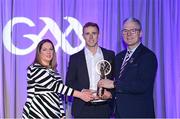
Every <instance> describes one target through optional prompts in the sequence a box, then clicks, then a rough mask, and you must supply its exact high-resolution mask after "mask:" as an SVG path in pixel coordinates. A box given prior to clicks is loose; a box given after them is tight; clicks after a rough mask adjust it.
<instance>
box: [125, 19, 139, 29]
mask: <svg viewBox="0 0 180 119" xmlns="http://www.w3.org/2000/svg"><path fill="white" fill-rule="evenodd" d="M127 21H132V22H135V23H136V24H137V25H138V26H139V29H140V30H142V25H141V22H140V21H139V20H138V19H136V18H134V17H129V18H127V19H125V20H124V21H123V25H124V24H125V23H126V22H127Z"/></svg>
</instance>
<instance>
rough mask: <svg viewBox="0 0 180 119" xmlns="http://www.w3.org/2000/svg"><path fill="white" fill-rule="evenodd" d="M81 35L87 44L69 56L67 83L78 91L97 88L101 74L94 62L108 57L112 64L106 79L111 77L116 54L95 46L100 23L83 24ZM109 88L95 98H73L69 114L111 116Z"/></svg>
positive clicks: (80, 116) (87, 116) (110, 91)
mask: <svg viewBox="0 0 180 119" xmlns="http://www.w3.org/2000/svg"><path fill="white" fill-rule="evenodd" d="M83 37H84V40H85V43H86V46H85V48H84V49H83V50H81V51H79V52H78V53H75V54H73V55H71V56H70V60H69V66H68V71H67V74H66V84H67V85H68V86H70V87H72V88H74V89H76V90H79V91H96V90H97V83H98V81H99V80H100V75H99V74H98V73H97V72H96V63H97V62H99V61H100V60H107V61H108V62H109V63H110V64H111V67H112V69H111V72H110V73H109V74H108V75H107V78H108V79H112V80H113V62H114V57H115V53H114V52H113V51H111V50H107V49H105V48H102V47H100V46H99V45H98V37H99V26H98V25H97V24H96V23H93V22H88V23H86V24H85V25H84V26H83ZM111 108H112V90H107V89H105V90H104V94H103V95H102V96H101V97H100V98H99V97H98V98H97V97H96V100H95V101H94V100H93V101H90V102H84V101H82V100H79V99H78V98H74V99H73V103H72V111H71V113H72V116H73V117H74V118H110V116H111V114H112V109H111Z"/></svg>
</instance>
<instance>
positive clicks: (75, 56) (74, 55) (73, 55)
mask: <svg viewBox="0 0 180 119" xmlns="http://www.w3.org/2000/svg"><path fill="white" fill-rule="evenodd" d="M83 55H84V49H82V50H81V51H79V52H77V53H75V54H72V55H70V58H79V56H83Z"/></svg>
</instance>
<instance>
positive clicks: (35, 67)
mask: <svg viewBox="0 0 180 119" xmlns="http://www.w3.org/2000/svg"><path fill="white" fill-rule="evenodd" d="M27 70H28V72H34V71H37V70H38V71H40V70H46V68H45V67H43V66H41V65H40V64H38V63H34V64H31V65H29V66H28V68H27Z"/></svg>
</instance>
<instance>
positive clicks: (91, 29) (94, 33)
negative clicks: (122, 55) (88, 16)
mask: <svg viewBox="0 0 180 119" xmlns="http://www.w3.org/2000/svg"><path fill="white" fill-rule="evenodd" d="M98 36H99V31H98V29H97V28H96V27H95V26H88V27H85V28H84V31H83V37H84V39H85V42H86V46H87V47H88V48H93V47H97V46H98Z"/></svg>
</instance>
